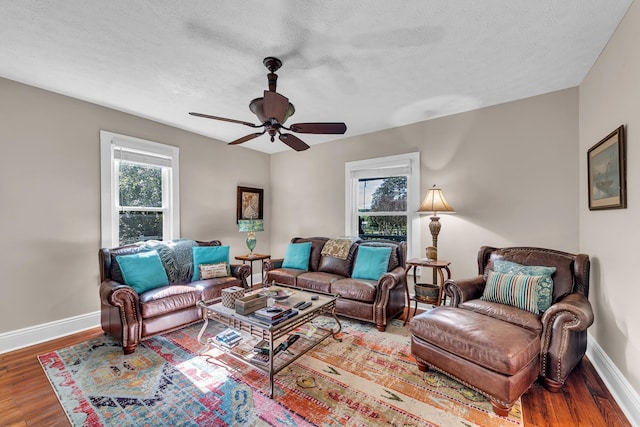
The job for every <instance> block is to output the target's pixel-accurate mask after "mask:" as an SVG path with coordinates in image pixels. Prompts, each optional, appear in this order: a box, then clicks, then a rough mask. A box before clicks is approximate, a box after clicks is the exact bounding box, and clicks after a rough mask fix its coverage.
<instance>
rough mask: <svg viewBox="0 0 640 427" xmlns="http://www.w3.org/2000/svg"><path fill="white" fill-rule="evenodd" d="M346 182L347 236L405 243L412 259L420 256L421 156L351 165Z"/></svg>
mask: <svg viewBox="0 0 640 427" xmlns="http://www.w3.org/2000/svg"><path fill="white" fill-rule="evenodd" d="M345 181H346V189H345V195H346V200H345V206H346V212H345V233H346V234H347V235H348V236H355V235H358V236H360V238H362V239H364V240H367V239H390V240H396V241H406V242H407V250H408V253H409V254H410V256H417V254H418V245H419V244H420V234H419V232H420V229H419V225H420V224H419V221H420V219H419V216H418V214H417V212H416V210H417V209H418V205H419V198H420V195H419V191H420V155H419V153H409V154H401V155H397V156H389V157H381V158H377V159H369V160H361V161H356V162H348V163H347V164H346V165H345ZM413 254H416V255H413Z"/></svg>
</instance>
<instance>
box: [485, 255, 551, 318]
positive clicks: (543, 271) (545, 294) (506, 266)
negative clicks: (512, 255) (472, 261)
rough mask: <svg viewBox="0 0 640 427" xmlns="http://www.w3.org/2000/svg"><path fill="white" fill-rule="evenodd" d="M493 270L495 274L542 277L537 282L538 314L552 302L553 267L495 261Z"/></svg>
mask: <svg viewBox="0 0 640 427" xmlns="http://www.w3.org/2000/svg"><path fill="white" fill-rule="evenodd" d="M493 270H494V271H495V272H496V273H512V274H524V275H528V276H542V280H540V282H538V289H536V292H537V294H538V312H539V313H544V312H545V311H546V310H547V309H548V308H549V307H550V306H551V303H552V302H553V279H552V278H551V275H552V274H553V273H555V272H556V268H555V267H544V266H539V265H522V264H518V263H516V262H511V261H504V260H500V259H498V260H495V261H493Z"/></svg>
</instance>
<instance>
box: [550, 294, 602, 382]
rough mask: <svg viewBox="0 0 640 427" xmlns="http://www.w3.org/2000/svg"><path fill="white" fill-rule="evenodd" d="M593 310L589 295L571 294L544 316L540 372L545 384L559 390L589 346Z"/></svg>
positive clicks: (554, 305) (552, 306)
mask: <svg viewBox="0 0 640 427" xmlns="http://www.w3.org/2000/svg"><path fill="white" fill-rule="evenodd" d="M592 323H593V310H592V309H591V304H590V303H589V300H588V299H587V297H585V296H584V295H582V294H580V293H572V294H569V295H567V296H565V297H563V298H562V299H560V300H559V301H558V302H556V303H555V304H553V305H551V307H549V308H548V309H547V311H545V312H544V314H543V315H542V337H541V345H542V346H541V347H542V348H541V351H540V355H541V361H542V363H541V364H540V375H541V376H542V377H543V380H544V384H545V387H546V388H547V389H548V390H550V391H554V392H557V391H559V390H560V388H561V387H562V384H564V382H565V380H566V379H567V376H568V375H569V374H570V373H571V371H572V370H573V368H574V367H575V366H576V365H577V364H578V363H580V360H582V357H583V356H584V353H585V351H586V348H587V328H588V327H589V326H591V324H592Z"/></svg>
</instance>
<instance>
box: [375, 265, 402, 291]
mask: <svg viewBox="0 0 640 427" xmlns="http://www.w3.org/2000/svg"><path fill="white" fill-rule="evenodd" d="M398 286H404V268H402V267H396V268H394V269H393V270H391V271H387V272H386V273H384V274H383V275H382V276H380V279H378V288H387V289H389V290H391V289H395V288H396V287H398Z"/></svg>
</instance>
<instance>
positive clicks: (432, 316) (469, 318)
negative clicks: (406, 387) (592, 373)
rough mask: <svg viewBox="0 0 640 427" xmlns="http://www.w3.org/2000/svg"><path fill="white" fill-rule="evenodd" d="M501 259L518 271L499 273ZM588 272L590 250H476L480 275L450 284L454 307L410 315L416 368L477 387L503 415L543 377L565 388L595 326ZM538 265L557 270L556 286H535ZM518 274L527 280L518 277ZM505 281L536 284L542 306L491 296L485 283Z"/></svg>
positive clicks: (554, 275)
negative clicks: (541, 298)
mask: <svg viewBox="0 0 640 427" xmlns="http://www.w3.org/2000/svg"><path fill="white" fill-rule="evenodd" d="M500 263H502V265H505V266H508V267H509V266H510V267H509V268H511V269H515V270H511V271H502V272H501V271H500V266H499V264H500ZM512 263H516V264H519V265H520V266H519V267H518V266H517V265H516V266H514V264H512ZM496 267H497V270H498V273H506V274H504V275H503V276H499V275H496V271H495V270H496ZM538 267H542V268H538ZM553 269H555V271H552V270H553ZM589 269H590V261H589V256H588V255H585V254H578V255H574V254H570V253H566V252H561V251H556V250H552V249H543V248H533V247H511V248H501V249H499V248H494V247H489V246H483V247H482V248H480V251H479V252H478V276H476V277H473V278H470V279H463V280H447V281H446V282H445V285H444V286H445V292H446V293H447V295H448V296H449V297H451V300H452V303H451V306H448V307H444V306H442V307H436V308H434V309H432V310H430V311H428V312H424V313H421V314H420V315H418V316H416V317H414V318H413V319H411V322H410V329H411V335H412V336H411V352H412V354H413V355H414V356H415V358H416V361H417V364H418V368H419V369H420V370H421V371H426V370H428V369H429V368H434V369H436V370H439V371H442V372H444V373H446V374H447V375H449V376H451V377H453V378H455V379H457V380H458V381H460V382H461V383H463V384H466V385H467V386H469V387H471V388H473V389H475V390H477V391H478V392H480V393H482V394H484V395H485V396H487V397H488V398H489V400H490V401H491V404H492V406H493V409H494V412H496V413H497V414H498V415H503V416H506V415H507V414H508V413H509V410H510V408H511V407H512V406H513V404H514V402H515V401H516V400H517V399H518V398H519V397H520V396H521V395H522V394H523V393H524V392H526V391H527V390H528V389H529V387H530V386H531V385H532V384H533V383H534V382H535V381H536V379H537V378H538V377H541V378H542V380H543V382H544V385H545V387H546V388H547V389H548V390H550V391H552V392H557V391H559V390H560V388H561V387H562V385H563V384H564V382H565V380H566V378H567V376H568V375H569V374H570V373H571V371H572V370H573V368H574V367H575V366H576V365H577V364H578V363H579V362H580V361H581V360H582V357H583V356H584V354H585V351H586V347H587V328H588V327H589V326H590V325H591V324H592V323H593V311H592V309H591V305H590V303H589V300H588V296H589ZM518 270H519V271H518ZM525 270H530V271H528V272H527V271H525ZM540 270H547V274H551V276H550V277H551V280H552V286H553V290H552V291H551V289H550V288H547V290H546V291H545V290H542V291H540V289H541V288H538V287H537V285H538V284H539V283H540V282H541V281H540V279H537V278H536V277H541V276H539V274H541V273H535V272H534V271H538V272H539V271H540ZM518 274H520V275H521V278H520V279H514V276H517V275H518ZM522 275H524V276H526V277H527V278H522ZM536 275H538V276H536ZM542 277H543V276H542ZM499 280H503V282H502V283H509V286H513V284H514V283H515V280H520V281H522V280H532V281H533V282H532V283H536V287H535V289H536V294H535V295H536V296H538V299H536V306H537V310H533V311H531V310H530V308H529V309H523V308H521V307H518V304H522V302H521V301H522V298H521V299H520V302H517V303H516V305H515V306H514V305H512V304H507V303H500V302H494V301H492V300H491V298H492V297H491V292H490V293H489V295H488V294H487V293H485V287H487V283H489V289H491V288H492V287H494V286H496V289H497V288H498V287H497V285H496V284H497V283H498V281H499ZM521 283H522V282H521ZM531 288H533V286H532V287H531ZM531 288H527V287H526V286H524V287H523V289H531ZM504 289H505V288H502V290H504ZM506 289H509V288H508V287H507V288H506ZM511 289H513V287H512V288H511ZM514 294H515V293H514ZM541 294H546V295H547V297H546V298H547V302H546V303H545V304H544V306H547V305H548V307H547V308H545V309H544V310H543V311H542V312H541V310H542V309H541V307H543V305H542V304H541V302H540V301H541V300H540V299H539V296H540V295H541ZM502 295H504V293H503V294H502ZM521 296H522V294H521V293H518V297H521ZM524 300H527V299H526V298H525V299H524ZM532 300H533V298H531V299H528V300H527V301H532ZM525 308H526V307H525ZM534 311H535V312H534Z"/></svg>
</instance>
